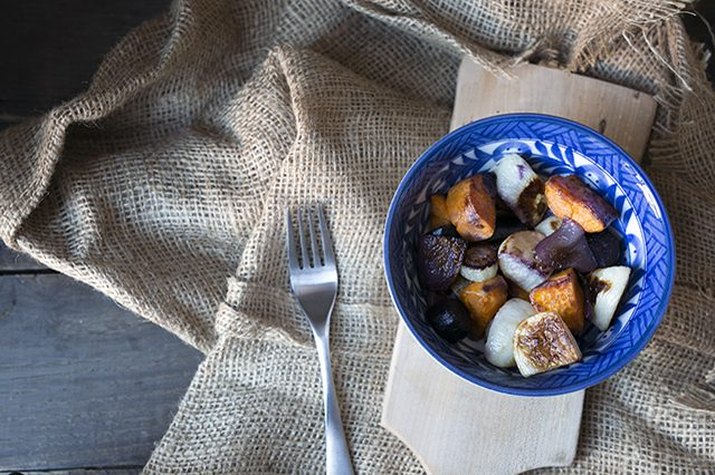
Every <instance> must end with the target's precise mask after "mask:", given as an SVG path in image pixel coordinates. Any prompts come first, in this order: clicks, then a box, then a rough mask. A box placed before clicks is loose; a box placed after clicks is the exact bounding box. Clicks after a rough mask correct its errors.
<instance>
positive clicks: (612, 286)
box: [587, 266, 631, 331]
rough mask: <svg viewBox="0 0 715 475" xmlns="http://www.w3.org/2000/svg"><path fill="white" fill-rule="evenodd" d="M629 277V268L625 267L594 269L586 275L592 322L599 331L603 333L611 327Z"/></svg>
mask: <svg viewBox="0 0 715 475" xmlns="http://www.w3.org/2000/svg"><path fill="white" fill-rule="evenodd" d="M630 275H631V269H630V267H625V266H613V267H606V268H603V269H596V270H595V271H593V272H591V273H590V274H589V275H588V277H587V279H588V285H589V297H590V299H591V303H592V305H593V319H592V322H593V324H594V325H595V326H596V327H597V328H598V329H599V330H601V331H605V330H606V329H607V328H608V327H609V326H610V325H611V320H613V316H614V315H615V314H616V310H617V309H618V303H619V302H620V301H621V297H622V296H623V293H624V292H625V290H626V286H627V285H628V279H629V278H630Z"/></svg>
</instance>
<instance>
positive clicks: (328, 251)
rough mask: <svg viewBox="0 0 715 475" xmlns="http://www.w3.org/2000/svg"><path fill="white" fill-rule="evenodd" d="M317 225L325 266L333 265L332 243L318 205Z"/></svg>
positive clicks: (320, 207) (323, 215)
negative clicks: (318, 226) (318, 225)
mask: <svg viewBox="0 0 715 475" xmlns="http://www.w3.org/2000/svg"><path fill="white" fill-rule="evenodd" d="M318 223H319V224H320V237H321V240H322V243H323V254H325V265H326V266H334V265H335V254H333V242H332V241H331V239H330V231H328V226H327V225H326V224H325V214H323V207H322V206H320V205H318Z"/></svg>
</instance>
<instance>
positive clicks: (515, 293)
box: [506, 279, 529, 302]
mask: <svg viewBox="0 0 715 475" xmlns="http://www.w3.org/2000/svg"><path fill="white" fill-rule="evenodd" d="M506 285H507V286H508V287H509V297H511V298H515V299H521V300H526V301H527V302H528V301H529V292H527V291H526V290H524V289H522V288H521V287H519V286H518V285H517V284H515V283H514V282H513V281H511V280H509V279H506Z"/></svg>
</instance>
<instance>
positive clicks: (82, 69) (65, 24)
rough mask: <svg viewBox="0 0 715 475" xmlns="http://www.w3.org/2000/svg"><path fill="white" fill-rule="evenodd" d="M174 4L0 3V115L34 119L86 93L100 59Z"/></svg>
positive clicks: (123, 0)
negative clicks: (141, 25)
mask: <svg viewBox="0 0 715 475" xmlns="http://www.w3.org/2000/svg"><path fill="white" fill-rule="evenodd" d="M169 4H170V0H144V1H140V2H137V1H136V0H114V1H112V2H111V4H110V5H109V4H106V3H105V2H94V1H88V0H33V1H31V2H26V1H18V0H0V11H2V15H0V56H1V57H2V62H3V63H2V71H3V73H2V74H1V75H0V117H15V116H30V115H37V114H40V113H42V112H45V111H46V110H47V109H49V108H50V107H52V106H53V105H56V104H57V103H59V102H61V101H64V100H67V99H69V98H71V97H73V96H75V95H76V94H77V93H79V92H81V91H82V90H84V89H85V88H86V87H87V85H88V83H89V80H90V79H91V77H92V74H93V73H94V71H95V70H96V69H97V66H98V65H99V63H100V61H101V59H102V57H103V56H104V55H105V54H106V53H107V52H108V51H109V50H110V48H111V47H112V46H114V44H116V43H117V41H119V40H120V39H121V38H122V37H123V36H124V35H125V34H126V33H127V32H128V31H129V30H130V29H132V28H134V27H135V26H137V25H139V24H140V23H141V22H143V21H145V20H147V19H149V18H153V17H155V16H157V15H159V14H160V13H163V12H165V11H167V10H168V7H169Z"/></svg>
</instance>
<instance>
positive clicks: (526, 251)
mask: <svg viewBox="0 0 715 475" xmlns="http://www.w3.org/2000/svg"><path fill="white" fill-rule="evenodd" d="M542 239H544V235H543V234H541V233H539V232H536V231H519V232H517V233H514V234H512V235H511V236H509V237H508V238H506V239H505V240H504V242H502V243H501V246H499V252H498V259H499V268H500V269H501V271H502V273H503V274H504V276H505V277H506V278H507V279H509V280H511V281H513V282H514V283H515V284H517V285H518V286H519V287H521V288H522V289H525V290H527V291H531V289H533V288H534V287H536V286H537V285H539V284H541V283H542V282H543V281H545V280H546V278H547V277H548V276H549V274H550V272H548V271H546V270H544V268H543V267H542V266H541V265H540V264H539V263H538V262H537V261H536V258H535V255H534V251H535V249H536V247H537V244H538V243H539V242H541V240H542Z"/></svg>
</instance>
